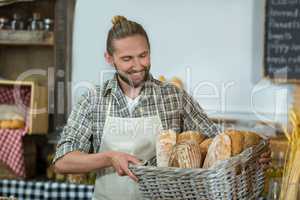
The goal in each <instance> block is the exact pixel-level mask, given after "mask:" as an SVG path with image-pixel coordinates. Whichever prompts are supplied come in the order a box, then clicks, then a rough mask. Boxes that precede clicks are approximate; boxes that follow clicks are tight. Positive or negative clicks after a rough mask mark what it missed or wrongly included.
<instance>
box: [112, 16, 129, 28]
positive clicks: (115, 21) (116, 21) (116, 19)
mask: <svg viewBox="0 0 300 200" xmlns="http://www.w3.org/2000/svg"><path fill="white" fill-rule="evenodd" d="M111 21H112V23H113V25H114V26H115V25H116V24H119V23H121V22H122V21H127V18H126V17H124V16H120V15H116V16H113V18H112V20H111Z"/></svg>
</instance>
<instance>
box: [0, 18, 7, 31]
mask: <svg viewBox="0 0 300 200" xmlns="http://www.w3.org/2000/svg"><path fill="white" fill-rule="evenodd" d="M8 22H9V20H8V18H6V17H0V30H3V29H8V28H9V26H8Z"/></svg>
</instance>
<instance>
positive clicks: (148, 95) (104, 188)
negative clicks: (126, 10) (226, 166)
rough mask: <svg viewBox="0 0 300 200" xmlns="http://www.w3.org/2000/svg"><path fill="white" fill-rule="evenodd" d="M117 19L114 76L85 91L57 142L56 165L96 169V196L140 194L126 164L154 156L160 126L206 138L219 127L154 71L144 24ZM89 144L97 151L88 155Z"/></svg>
mask: <svg viewBox="0 0 300 200" xmlns="http://www.w3.org/2000/svg"><path fill="white" fill-rule="evenodd" d="M113 24H114V25H113V27H112V28H111V29H110V31H109V33H108V38H107V52H106V53H105V59H106V61H107V62H108V63H109V64H111V65H112V66H114V67H115V69H116V75H115V76H114V78H113V79H112V80H109V81H107V82H106V83H105V84H104V85H103V86H102V87H101V88H97V89H96V91H94V92H89V93H87V94H86V95H85V96H83V98H82V100H81V101H80V102H79V103H78V104H77V105H76V106H75V107H74V109H73V110H72V113H71V115H70V117H69V120H68V123H67V125H66V127H65V128H64V131H63V133H62V137H61V140H60V142H59V144H58V149H57V152H56V156H55V159H54V162H55V169H56V171H57V172H60V173H86V172H90V171H97V172H98V176H97V180H96V185H95V192H94V199H112V200H113V199H115V200H119V199H122V200H126V199H141V197H140V194H139V192H138V189H137V184H136V183H134V182H133V181H132V180H134V181H137V178H136V177H135V176H134V174H132V172H131V171H130V170H129V169H128V165H129V164H139V162H140V160H148V159H150V158H152V157H153V156H155V146H156V145H155V142H156V136H157V134H159V132H160V131H162V130H169V129H172V130H174V131H176V132H177V133H180V132H182V131H186V130H196V131H200V132H202V133H203V134H206V135H207V136H208V137H213V136H215V135H216V134H218V133H219V132H218V128H217V127H216V126H215V125H214V124H213V123H212V122H211V121H210V120H209V119H208V117H207V115H206V114H205V113H204V112H203V110H202V109H201V107H200V106H199V105H198V103H196V102H195V101H194V100H193V99H192V97H190V96H189V95H188V94H187V93H186V92H185V91H184V90H181V89H179V88H177V87H175V86H173V85H170V84H162V83H161V82H159V81H157V80H155V79H154V78H153V77H152V76H151V74H150V73H149V71H150V44H149V39H148V36H147V34H146V32H145V30H144V29H143V27H142V26H141V25H140V24H138V23H136V22H133V21H129V20H127V19H126V18H124V17H121V16H117V17H114V18H113ZM91 138H92V141H91ZM91 146H93V149H94V153H90V154H89V150H90V147H91ZM124 175H125V176H124ZM122 176H124V177H122ZM129 177H130V178H131V179H132V180H130V179H129Z"/></svg>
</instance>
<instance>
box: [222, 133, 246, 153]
mask: <svg viewBox="0 0 300 200" xmlns="http://www.w3.org/2000/svg"><path fill="white" fill-rule="evenodd" d="M225 134H227V135H228V136H229V137H230V140H231V156H235V155H238V154H240V153H241V152H242V151H243V148H244V135H243V132H241V131H236V130H228V131H225Z"/></svg>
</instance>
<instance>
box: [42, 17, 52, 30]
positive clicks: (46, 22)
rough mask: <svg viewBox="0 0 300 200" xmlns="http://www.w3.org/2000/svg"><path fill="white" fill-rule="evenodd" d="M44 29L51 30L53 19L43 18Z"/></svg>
mask: <svg viewBox="0 0 300 200" xmlns="http://www.w3.org/2000/svg"><path fill="white" fill-rule="evenodd" d="M44 30H45V31H52V30H53V20H52V19H50V18H45V19H44Z"/></svg>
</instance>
